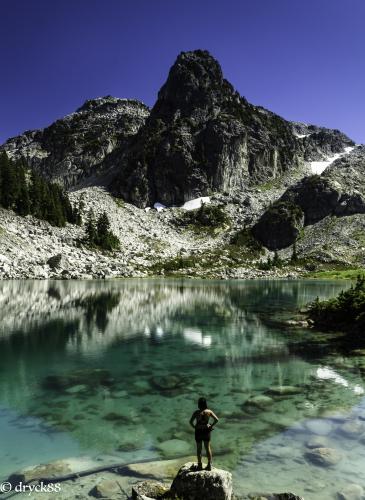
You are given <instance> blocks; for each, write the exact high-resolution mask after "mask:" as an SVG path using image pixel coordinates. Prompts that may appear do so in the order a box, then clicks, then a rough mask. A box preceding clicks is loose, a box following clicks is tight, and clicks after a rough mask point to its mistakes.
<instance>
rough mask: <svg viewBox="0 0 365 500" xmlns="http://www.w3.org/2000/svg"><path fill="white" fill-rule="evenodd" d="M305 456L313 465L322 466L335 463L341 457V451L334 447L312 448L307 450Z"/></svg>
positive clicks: (329, 465)
mask: <svg viewBox="0 0 365 500" xmlns="http://www.w3.org/2000/svg"><path fill="white" fill-rule="evenodd" d="M305 456H306V458H307V459H308V460H310V461H311V462H312V463H314V464H315V465H321V466H323V467H331V466H334V465H337V464H338V463H339V462H340V461H341V460H342V458H343V455H342V453H340V452H339V451H337V450H335V449H334V448H314V449H313V450H311V451H307V452H306V454H305Z"/></svg>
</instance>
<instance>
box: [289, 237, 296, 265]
mask: <svg viewBox="0 0 365 500" xmlns="http://www.w3.org/2000/svg"><path fill="white" fill-rule="evenodd" d="M290 260H291V261H292V262H294V263H295V262H298V254H297V242H296V241H294V243H293V251H292V254H291V259H290Z"/></svg>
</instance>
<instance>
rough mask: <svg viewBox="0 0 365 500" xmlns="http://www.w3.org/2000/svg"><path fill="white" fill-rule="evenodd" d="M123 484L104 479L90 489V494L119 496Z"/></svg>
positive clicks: (99, 496)
mask: <svg viewBox="0 0 365 500" xmlns="http://www.w3.org/2000/svg"><path fill="white" fill-rule="evenodd" d="M120 492H121V486H120V484H119V483H118V481H112V480H110V479H104V480H102V481H100V482H99V483H98V484H96V485H95V486H94V488H92V490H90V492H89V495H91V496H93V497H95V498H109V499H111V498H117V497H118V498H119V495H120Z"/></svg>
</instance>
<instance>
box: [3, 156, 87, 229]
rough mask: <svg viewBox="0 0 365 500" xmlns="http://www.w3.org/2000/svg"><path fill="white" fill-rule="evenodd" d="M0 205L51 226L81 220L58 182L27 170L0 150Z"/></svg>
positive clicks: (23, 165)
mask: <svg viewBox="0 0 365 500" xmlns="http://www.w3.org/2000/svg"><path fill="white" fill-rule="evenodd" d="M0 206H2V207H4V208H6V209H10V210H14V212H15V213H17V214H18V215H22V216H26V215H33V216H34V217H36V218H38V219H43V220H46V221H48V222H49V223H50V224H52V225H53V226H61V227H63V226H65V225H66V222H71V223H73V224H81V216H80V212H79V211H78V209H75V208H73V207H72V206H71V203H70V200H69V199H68V196H67V194H66V193H65V192H64V190H63V189H62V188H61V186H59V185H58V184H53V183H50V182H47V181H46V180H44V179H43V178H42V177H40V176H39V175H38V174H36V173H35V172H33V171H31V172H30V171H29V170H28V169H27V167H26V165H25V164H24V163H23V162H14V161H12V160H10V159H9V158H8V156H7V155H6V153H4V152H2V153H0Z"/></svg>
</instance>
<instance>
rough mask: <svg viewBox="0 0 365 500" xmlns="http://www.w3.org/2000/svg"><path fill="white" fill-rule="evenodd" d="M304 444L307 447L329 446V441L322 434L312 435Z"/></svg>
mask: <svg viewBox="0 0 365 500" xmlns="http://www.w3.org/2000/svg"><path fill="white" fill-rule="evenodd" d="M305 445H306V447H307V448H329V441H328V439H327V438H326V437H324V436H313V437H312V438H311V439H309V440H308V441H307V442H306V443H305Z"/></svg>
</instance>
